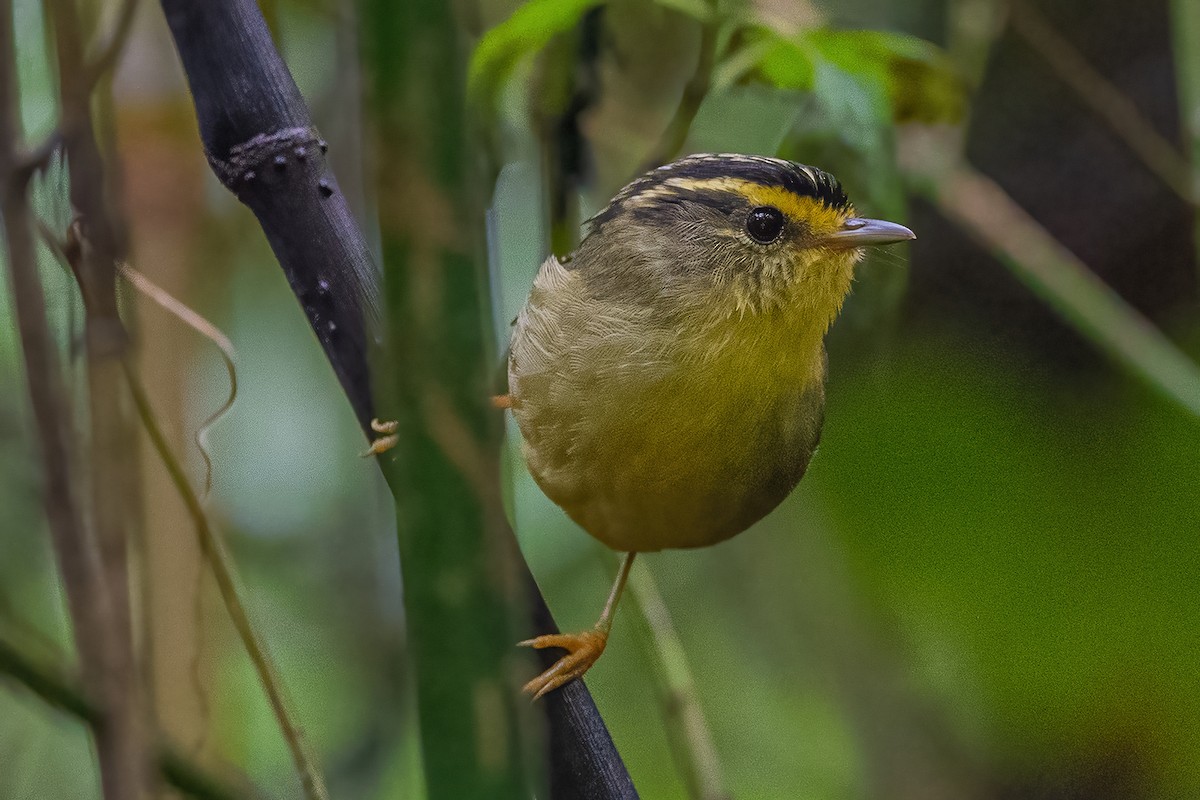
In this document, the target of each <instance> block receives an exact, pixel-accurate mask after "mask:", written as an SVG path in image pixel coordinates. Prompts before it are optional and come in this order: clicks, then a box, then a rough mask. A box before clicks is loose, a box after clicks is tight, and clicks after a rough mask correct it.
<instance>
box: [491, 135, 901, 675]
mask: <svg viewBox="0 0 1200 800" xmlns="http://www.w3.org/2000/svg"><path fill="white" fill-rule="evenodd" d="M912 238H914V236H913V233H912V231H910V230H909V229H908V228H905V227H903V226H901V225H896V224H894V223H891V222H883V221H880V220H873V219H862V218H860V217H857V216H856V215H855V213H854V207H853V206H851V205H850V202H849V200H848V199H847V198H846V194H845V192H844V191H843V190H842V187H841V185H840V184H839V183H838V182H837V180H836V179H834V178H833V176H831V175H829V174H828V173H825V172H822V171H821V170H819V169H815V168H813V167H808V166H804V165H802V164H796V163H793V162H790V161H782V160H779V159H775V158H765V157H759V156H743V155H696V156H690V157H688V158H684V159H681V160H679V161H675V162H673V163H671V164H667V165H666V166H663V167H659V168H658V169H656V170H653V171H651V172H649V173H647V174H646V175H644V176H643V177H641V178H639V179H638V180H636V181H634V182H633V183H631V184H629V185H628V186H626V187H625V188H624V189H623V190H621V192H620V193H619V194H618V195H617V196H616V197H615V198H613V200H612V202H611V203H609V205H608V207H607V208H605V209H604V211H602V212H601V213H600V214H598V215H597V216H596V217H594V218H593V219H592V220H591V222H590V226H589V230H588V232H587V235H586V236H585V238H584V239H583V242H582V243H581V244H580V245H579V249H578V250H576V252H575V253H574V254H573V255H572V256H570V257H568V258H564V259H561V260H560V259H557V258H554V257H553V256H551V257H550V258H549V259H547V260H546V262H545V263H544V264H543V265H542V267H541V270H540V272H539V273H538V275H537V278H536V280H535V281H534V284H533V290H532V292H530V295H529V301H528V303H527V305H526V306H525V308H524V310H523V311H522V312H521V314H520V316H519V317H518V318H517V322H516V327H515V328H514V330H513V335H512V349H511V355H510V357H509V362H508V381H509V384H508V385H509V395H507V396H506V397H504V398H500V404H501V405H504V406H508V407H510V408H511V409H512V412H513V415H514V416H515V417H516V420H517V424H518V425H519V427H520V429H521V433H522V435H523V437H524V445H523V447H524V453H525V458H526V460H527V461H528V464H529V470H530V472H532V473H533V477H534V478H535V479H536V480H537V483H538V485H539V486H541V488H542V490H543V491H544V492H545V493H546V495H547V496H548V497H549V498H550V499H551V500H553V501H554V502H555V503H557V504H558V505H560V506H561V507H562V508H563V510H564V511H566V512H567V514H568V515H569V516H570V517H571V518H572V519H573V520H575V521H576V522H577V523H579V525H581V526H582V527H583V529H584V530H586V531H587V532H588V533H590V534H591V535H592V536H594V537H596V538H597V539H599V540H600V541H601V542H603V543H604V544H606V545H608V546H609V547H611V548H612V549H614V550H616V551H618V552H622V553H625V554H626V555H625V557H624V559H623V560H622V562H621V568H620V571H619V573H618V576H617V580H616V582H615V584H614V585H613V588H612V592H611V594H610V595H609V598H608V603H607V604H606V605H605V607H604V612H603V614H602V615H601V617H600V620H599V621H598V622H597V623H596V626H595V627H594V628H593V629H591V630H589V631H584V632H582V633H576V634H555V635H547V636H539V637H538V638H536V639H532V640H530V641H528V642H523V644H528V645H531V646H533V647H537V648H543V647H558V648H564V649H565V650H566V651H567V654H566V655H565V656H563V657H562V658H561V659H560V660H559V661H558V662H557V663H556V664H554V666H552V667H551V668H550V669H548V670H546V671H545V672H544V673H542V674H541V675H540V676H538V677H537V678H535V679H533V680H532V681H530V682H529V683H528V684H527V685H526V686H525V690H526V691H527V692H530V693H532V694H533V695H534V696H535V697H540V696H542V695H543V694H545V693H546V692H549V691H552V690H553V689H555V688H557V687H559V686H561V685H563V684H564V683H566V682H567V681H569V680H571V679H573V678H577V677H579V676H581V675H583V673H584V672H586V671H587V670H588V668H589V667H591V665H592V664H593V663H595V661H596V659H597V658H599V657H600V654H601V653H602V652H603V651H604V646H605V643H606V642H607V640H608V631H609V628H610V626H611V623H612V615H613V611H614V609H615V607H616V604H617V601H618V599H619V598H620V594H621V591H622V589H623V587H624V584H625V579H626V578H627V576H628V574H629V568H630V565H631V564H632V563H633V557H634V555H635V554H637V553H639V552H647V551H655V550H663V549H666V548H676V547H680V548H682V547H703V546H705V545H711V544H716V543H717V542H721V541H723V540H725V539H728V538H729V537H731V536H734V535H735V534H738V533H741V532H742V531H744V530H746V528H748V527H749V526H750V525H751V524H752V523H754V522H755V521H757V520H758V519H760V518H762V517H763V516H764V515H765V514H767V513H768V512H769V511H771V510H772V509H773V508H775V506H777V505H778V504H779V503H780V502H781V501H782V500H783V499H784V498H785V497H786V496H787V495H788V493H789V492H791V490H792V489H793V488H794V487H795V486H796V484H797V482H798V481H799V480H800V478H801V476H803V475H804V470H805V468H806V467H807V466H808V462H809V459H810V458H811V457H812V454H813V451H814V450H815V449H816V446H817V441H818V439H819V438H820V435H821V423H822V420H823V418H824V406H825V344H824V337H825V332H826V331H827V330H828V328H829V326H830V323H832V322H833V320H834V318H835V317H836V316H837V314H838V311H839V310H840V309H841V307H842V301H843V300H844V299H845V297H846V294H847V292H848V291H849V289H850V281H851V278H852V276H853V270H854V264H855V262H857V261H858V260H859V259H860V258H861V256H862V250H861V248H862V247H863V246H864V245H877V244H889V243H893V242H902V241H905V240H908V239H912Z"/></svg>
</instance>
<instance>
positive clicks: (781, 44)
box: [758, 28, 966, 123]
mask: <svg viewBox="0 0 1200 800" xmlns="http://www.w3.org/2000/svg"><path fill="white" fill-rule="evenodd" d="M758 36H759V37H765V38H766V39H767V40H768V41H769V42H770V45H769V46H768V47H767V49H766V51H765V52H764V54H763V56H762V58H761V60H760V61H759V64H758V70H759V74H760V76H761V77H762V78H763V79H764V80H766V81H768V82H770V83H772V84H774V85H775V86H779V87H783V88H789V89H804V90H812V89H814V88H815V82H816V74H817V73H816V69H817V65H819V64H829V65H832V66H835V67H837V68H838V69H839V70H841V71H843V72H845V73H847V74H849V75H852V76H854V77H856V78H858V79H860V80H861V81H863V82H864V83H868V84H877V85H879V86H882V87H884V89H885V90H886V93H887V99H888V103H889V105H890V108H891V116H892V119H893V121H895V122H898V123H899V122H923V123H935V122H941V123H953V122H958V121H960V120H961V119H962V117H963V113H964V110H965V105H966V95H965V89H964V86H963V83H962V81H961V79H960V78H959V77H958V75H957V74H955V72H954V70H953V68H952V66H951V64H950V61H949V59H948V58H947V57H946V56H945V54H943V53H942V52H941V51H940V50H939V49H938V48H937V47H935V46H934V45H932V44H930V43H929V42H926V41H924V40H922V39H917V38H916V37H913V36H907V35H905V34H900V33H893V32H890V31H836V30H829V29H823V28H818V29H814V30H809V31H805V32H803V33H801V34H800V35H798V36H796V37H794V38H790V39H789V38H783V37H779V36H778V35H777V34H775V33H773V32H771V31H767V30H762V31H759V32H758Z"/></svg>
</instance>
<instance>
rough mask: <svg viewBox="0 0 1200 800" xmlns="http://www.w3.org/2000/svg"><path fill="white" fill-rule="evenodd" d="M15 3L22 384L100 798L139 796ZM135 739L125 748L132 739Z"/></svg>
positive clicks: (15, 257)
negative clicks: (42, 214) (67, 361)
mask: <svg viewBox="0 0 1200 800" xmlns="http://www.w3.org/2000/svg"><path fill="white" fill-rule="evenodd" d="M12 13H13V8H12V2H11V0H2V1H0V192H2V193H3V198H2V201H0V202H2V208H0V217H3V219H4V226H5V232H6V235H5V237H4V240H5V244H6V247H7V250H8V265H9V273H10V276H11V285H12V295H13V303H14V306H15V310H16V317H17V325H18V330H19V334H20V341H21V349H22V355H23V358H24V362H25V376H26V386H27V388H28V391H29V397H30V401H31V405H32V410H33V418H34V425H35V430H36V435H37V438H38V442H39V444H40V445H41V456H42V471H43V476H44V485H43V487H42V495H43V504H44V506H45V513H46V518H47V522H48V525H49V530H50V538H51V541H52V544H53V546H54V551H55V555H56V557H57V560H58V565H59V570H60V572H61V575H62V580H63V585H64V587H65V589H66V595H67V604H68V610H69V612H70V616H71V621H72V626H73V629H74V630H73V633H74V638H75V642H76V647H77V650H78V652H79V660H80V665H81V670H82V672H83V678H84V683H85V685H86V686H87V688H88V689H89V691H90V692H92V694H93V696H94V697H96V698H97V699H98V700H99V701H100V703H101V706H102V708H103V714H104V719H103V720H102V724H99V725H97V726H96V727H95V729H94V731H93V733H94V736H95V741H96V748H97V752H98V754H99V758H98V760H99V762H100V772H101V781H102V784H103V786H104V795H105V797H108V798H110V799H111V800H116V799H117V798H122V799H124V798H138V797H140V796H141V790H140V787H141V786H143V785H144V783H143V777H144V776H143V774H142V772H141V770H140V769H139V766H138V765H139V764H140V763H141V761H140V759H139V757H138V754H139V752H140V751H139V748H138V747H137V742H136V737H127V736H126V735H125V734H126V733H127V732H128V730H129V729H128V728H126V727H125V726H123V725H122V714H121V712H120V710H114V705H115V704H114V703H113V702H110V701H112V700H114V692H113V690H114V688H115V685H114V682H113V680H112V676H113V675H114V674H115V673H116V672H117V671H118V669H119V666H120V662H121V659H120V657H119V656H118V655H117V654H115V652H114V649H115V647H117V646H118V645H119V643H120V642H121V636H120V628H121V625H120V623H119V620H118V615H117V612H116V609H115V608H114V604H113V602H112V594H111V592H110V587H109V586H108V576H107V574H106V571H105V561H104V558H103V556H102V553H101V548H100V545H99V543H98V541H97V539H96V538H95V537H94V536H93V535H92V533H91V529H90V527H89V526H88V525H87V524H86V523H85V510H84V509H85V505H84V501H83V499H82V497H81V496H80V493H79V491H78V489H77V481H76V480H75V469H74V466H75V465H74V451H75V450H76V448H77V444H78V442H77V437H75V436H74V435H73V433H72V431H71V430H70V429H69V427H68V426H69V424H70V420H71V419H72V413H71V409H70V405H69V403H68V401H67V396H66V390H65V386H64V377H63V372H62V367H61V364H60V359H59V353H58V349H57V347H56V345H55V342H54V340H53V337H52V336H51V333H50V327H49V322H48V320H47V317H46V310H45V293H44V290H43V288H42V284H41V279H40V277H39V275H38V267H37V260H36V254H35V249H34V239H33V229H32V224H31V214H30V212H29V207H28V203H27V190H28V179H29V177H30V172H28V171H19V168H20V167H21V164H20V162H19V153H18V143H17V138H18V135H19V133H18V130H17V128H16V124H17V123H16V121H17V120H19V119H20V115H19V113H18V95H17V83H16V46H15V40H14V36H13V28H12ZM130 744H132V746H129V745H130Z"/></svg>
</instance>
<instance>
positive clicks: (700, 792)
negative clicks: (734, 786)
mask: <svg viewBox="0 0 1200 800" xmlns="http://www.w3.org/2000/svg"><path fill="white" fill-rule="evenodd" d="M629 590H630V594H631V595H632V598H633V601H634V606H635V607H636V608H637V610H638V613H639V615H640V616H641V618H642V620H643V621H644V623H645V625H646V628H647V629H648V631H649V634H650V646H649V647H648V648H647V651H648V653H649V655H650V659H651V661H653V662H654V665H655V690H656V691H657V693H658V699H659V704H660V705H661V706H662V709H663V716H664V718H665V722H666V727H667V733H668V738H669V739H670V741H671V749H672V752H673V753H674V755H675V763H676V765H677V767H678V769H679V771H680V773H681V774H682V776H683V778H684V782H685V783H686V784H687V786H688V791H689V793H690V794H691V796H692V798H694V800H730V798H731V797H732V795H730V793H729V790H728V789H726V788H725V779H724V776H723V774H722V769H721V761H720V758H719V756H718V755H717V747H716V745H715V744H714V743H713V737H712V731H711V730H710V728H709V726H708V721H707V720H706V719H705V718H704V712H703V710H701V708H700V700H699V698H697V696H696V685H695V681H694V679H693V678H692V670H691V667H690V666H689V665H688V659H687V654H686V651H685V650H684V647H683V642H682V641H681V640H680V638H679V633H678V632H677V631H676V630H675V623H674V621H673V620H672V619H671V612H670V611H669V610H668V609H667V604H666V603H665V602H663V598H662V594H661V593H660V592H659V591H658V584H657V583H656V582H655V580H654V575H653V574H652V573H651V572H650V569H649V568H648V567H647V566H646V564H645V563H640V564H638V565H636V566H635V567H634V568H633V570H632V571H631V574H630V577H629Z"/></svg>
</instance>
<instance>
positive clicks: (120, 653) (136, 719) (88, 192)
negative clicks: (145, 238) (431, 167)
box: [47, 0, 153, 800]
mask: <svg viewBox="0 0 1200 800" xmlns="http://www.w3.org/2000/svg"><path fill="white" fill-rule="evenodd" d="M47 10H48V12H49V16H50V18H51V20H52V23H53V30H54V44H55V47H54V52H55V56H56V59H57V67H58V70H57V72H58V84H59V86H58V88H59V97H60V106H61V130H62V136H63V146H64V148H65V150H66V152H67V154H68V158H67V162H66V163H67V171H68V175H69V178H70V182H69V185H70V199H71V205H72V206H73V207H74V209H75V212H76V214H77V217H76V219H75V220H74V222H73V223H72V225H71V230H70V233H71V235H72V237H73V239H74V242H75V244H76V245H77V247H70V248H68V255H69V258H68V264H69V265H70V267H71V268H72V271H73V272H74V274H75V278H76V280H77V281H78V283H79V287H80V291H81V292H82V296H83V301H84V302H83V310H84V333H85V336H84V344H85V350H86V354H87V371H86V374H87V393H86V401H87V409H88V433H89V436H88V441H87V447H86V453H87V469H88V481H87V486H88V487H89V489H90V504H89V512H90V520H89V521H90V523H91V524H90V528H91V529H92V530H93V531H94V536H95V538H96V542H97V545H98V547H99V551H100V559H101V565H102V568H103V571H104V572H103V588H104V590H105V592H106V594H107V600H108V604H109V607H110V614H111V619H110V621H109V622H110V626H109V629H108V630H107V631H106V636H105V641H104V648H105V649H104V652H103V658H104V660H103V662H102V665H103V672H102V677H103V687H102V688H101V690H100V692H99V693H98V695H97V698H98V701H99V702H100V703H101V704H102V705H103V707H104V710H105V713H106V715H107V719H106V722H105V725H103V726H102V727H101V728H100V733H101V734H103V735H102V736H100V737H98V739H97V755H98V759H99V760H100V761H101V762H102V764H106V767H105V768H104V769H103V770H102V777H103V779H104V780H103V782H104V791H105V795H106V796H107V797H111V798H114V800H115V798H120V799H121V800H141V798H145V797H148V796H149V795H150V793H151V791H152V786H151V783H152V777H153V776H152V770H151V755H150V753H149V746H148V741H147V735H148V732H149V729H150V724H149V716H148V708H149V707H148V702H147V698H146V692H145V686H146V685H145V682H144V681H143V680H142V679H141V664H140V662H139V660H138V657H137V651H136V646H135V644H134V630H135V628H139V627H140V626H137V625H135V623H134V620H133V613H134V610H135V606H134V604H133V602H132V599H131V595H130V588H131V581H130V555H129V545H130V541H131V540H134V541H136V536H137V533H138V528H139V522H140V519H139V518H138V517H137V516H136V515H135V514H134V509H136V508H137V507H138V506H139V499H140V486H139V480H138V476H139V471H138V469H137V462H136V458H135V456H134V452H133V450H134V444H133V443H134V442H135V441H136V437H135V436H134V431H135V428H134V424H133V420H132V417H131V415H130V413H129V404H128V400H127V398H126V397H125V395H124V388H123V381H122V378H121V360H122V358H123V356H124V353H125V350H126V348H127V346H128V335H127V333H126V331H125V327H124V323H123V321H122V319H121V315H120V311H119V309H118V306H117V299H116V264H117V262H118V259H119V255H120V252H121V250H122V249H123V247H124V242H123V241H122V235H121V231H120V225H119V222H118V216H117V212H116V206H115V204H113V203H112V202H111V200H112V198H111V196H110V189H111V184H110V179H109V177H108V174H107V170H106V167H105V160H104V156H103V155H102V153H101V145H100V144H99V141H98V139H97V136H96V129H95V124H94V120H93V117H92V108H93V101H94V100H95V99H96V98H95V96H94V89H95V86H94V85H92V84H89V83H86V82H85V80H84V79H85V77H86V75H85V65H84V33H83V31H82V27H81V24H80V19H79V9H78V8H77V7H76V4H75V3H74V2H73V1H72V0H52V2H49V3H47Z"/></svg>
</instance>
